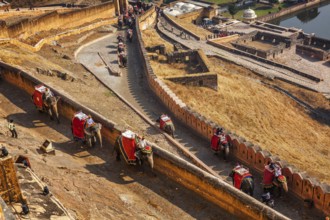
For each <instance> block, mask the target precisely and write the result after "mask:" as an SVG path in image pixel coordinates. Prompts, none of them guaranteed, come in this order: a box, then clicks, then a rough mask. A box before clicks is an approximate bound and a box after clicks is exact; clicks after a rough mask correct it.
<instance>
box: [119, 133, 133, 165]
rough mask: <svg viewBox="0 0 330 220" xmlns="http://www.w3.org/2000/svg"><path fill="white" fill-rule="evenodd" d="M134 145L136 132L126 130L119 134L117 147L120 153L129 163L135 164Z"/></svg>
mask: <svg viewBox="0 0 330 220" xmlns="http://www.w3.org/2000/svg"><path fill="white" fill-rule="evenodd" d="M136 145H137V143H136V134H135V133H134V132H132V131H130V130H126V131H125V132H123V133H122V134H121V138H120V142H119V147H120V150H121V151H122V154H123V155H124V158H125V160H126V161H127V162H128V163H129V164H135V162H136V157H135V151H136Z"/></svg>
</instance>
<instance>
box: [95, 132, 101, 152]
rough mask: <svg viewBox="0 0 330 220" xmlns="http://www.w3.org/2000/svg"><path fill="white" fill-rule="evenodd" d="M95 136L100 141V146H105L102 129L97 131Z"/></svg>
mask: <svg viewBox="0 0 330 220" xmlns="http://www.w3.org/2000/svg"><path fill="white" fill-rule="evenodd" d="M95 136H96V138H97V140H98V141H99V143H100V147H101V148H102V147H103V143H102V135H101V129H100V130H98V131H97V132H96V134H95Z"/></svg>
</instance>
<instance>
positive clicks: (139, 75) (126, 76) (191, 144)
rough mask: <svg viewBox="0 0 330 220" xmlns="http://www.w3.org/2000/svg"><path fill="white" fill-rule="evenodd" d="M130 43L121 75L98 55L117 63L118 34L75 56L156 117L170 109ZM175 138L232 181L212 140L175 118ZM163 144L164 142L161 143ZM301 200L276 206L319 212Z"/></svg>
mask: <svg viewBox="0 0 330 220" xmlns="http://www.w3.org/2000/svg"><path fill="white" fill-rule="evenodd" d="M127 46H128V53H127V54H128V68H127V70H126V69H122V76H121V77H116V76H111V75H110V74H109V72H108V71H107V69H106V68H105V66H104V65H102V61H101V59H100V57H99V56H98V54H97V53H98V52H99V53H101V54H102V56H107V57H106V59H107V60H109V61H110V62H111V64H112V65H115V64H118V63H117V54H116V48H117V40H116V36H115V35H113V36H109V37H107V38H104V39H101V40H100V41H97V42H94V43H92V44H90V45H88V46H86V47H85V48H83V49H81V50H80V52H79V53H78V54H77V57H76V59H77V60H78V61H79V62H81V63H83V64H84V65H85V66H87V67H88V68H89V69H90V70H91V71H92V72H93V73H94V74H95V76H96V77H98V78H99V79H101V80H102V81H103V82H104V83H105V84H106V85H108V87H110V88H111V89H112V90H113V91H115V92H117V93H118V94H120V95H121V96H123V97H124V98H125V99H126V100H128V101H129V102H130V103H131V104H132V105H133V106H134V107H136V108H137V109H138V110H140V111H141V112H143V114H145V115H146V116H147V117H148V118H149V119H151V120H153V121H154V120H155V119H156V118H157V117H158V116H159V115H160V114H161V113H162V112H167V109H166V107H165V106H164V105H163V104H162V103H161V102H160V101H159V100H158V98H157V97H155V95H154V94H153V92H152V91H151V90H150V88H149V86H148V83H147V80H146V76H145V73H144V71H143V66H142V60H141V58H140V57H139V52H138V45H137V42H136V38H134V39H133V42H132V43H129V42H128V43H127ZM175 125H176V134H175V138H176V140H177V141H179V142H180V144H182V145H183V146H184V147H186V148H187V149H189V150H190V151H191V152H192V153H193V154H195V155H196V156H197V157H198V158H199V159H200V160H202V161H203V162H204V163H206V164H207V165H208V166H209V167H211V168H212V169H213V170H214V171H216V172H217V173H219V175H220V176H221V177H222V178H223V179H224V180H226V181H227V182H228V183H231V180H230V179H229V178H228V174H229V173H230V171H231V169H232V168H233V166H234V163H229V162H224V161H223V160H222V159H221V158H220V157H218V156H215V155H213V153H212V151H211V150H210V148H209V141H208V140H205V139H203V138H201V137H200V136H199V135H197V134H195V133H193V132H191V131H190V130H189V128H187V127H186V126H184V125H183V124H181V123H180V122H178V121H175ZM159 145H160V146H161V144H159ZM254 176H255V198H257V199H259V198H260V197H261V185H260V183H261V176H260V175H258V174H256V173H254ZM303 207H304V206H303V204H302V202H300V201H298V200H297V199H295V198H291V196H290V197H287V196H285V197H283V198H279V199H276V207H275V209H276V210H278V211H280V212H281V213H283V214H284V215H286V216H288V217H290V218H292V219H301V218H302V216H304V219H313V218H314V217H315V216H317V215H319V213H317V214H316V213H311V211H310V210H308V214H307V213H305V212H306V210H305V209H304V208H303Z"/></svg>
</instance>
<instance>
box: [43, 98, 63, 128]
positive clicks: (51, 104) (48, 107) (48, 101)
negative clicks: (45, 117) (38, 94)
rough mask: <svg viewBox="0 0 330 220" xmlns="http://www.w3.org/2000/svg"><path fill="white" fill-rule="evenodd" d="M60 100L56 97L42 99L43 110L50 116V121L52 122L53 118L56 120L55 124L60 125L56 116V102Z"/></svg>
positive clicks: (57, 115)
mask: <svg viewBox="0 0 330 220" xmlns="http://www.w3.org/2000/svg"><path fill="white" fill-rule="evenodd" d="M58 100H60V97H58V96H51V97H48V98H45V99H44V110H45V112H47V113H48V114H49V116H50V119H51V120H54V116H55V118H56V121H57V123H60V117H59V114H58V108H57V102H58Z"/></svg>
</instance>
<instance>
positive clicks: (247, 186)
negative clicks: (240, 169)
mask: <svg viewBox="0 0 330 220" xmlns="http://www.w3.org/2000/svg"><path fill="white" fill-rule="evenodd" d="M246 172H247V173H245V175H244V176H243V177H242V178H243V179H241V183H240V184H239V183H238V184H237V183H236V182H235V181H236V180H235V175H239V174H238V173H236V172H235V171H234V170H233V171H232V172H231V173H230V174H229V176H230V177H231V178H232V181H233V185H234V186H235V188H237V189H239V190H241V191H243V192H244V193H246V194H248V195H250V196H252V197H253V192H254V179H253V176H252V174H250V173H249V172H248V170H247V171H246ZM238 186H239V187H238Z"/></svg>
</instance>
